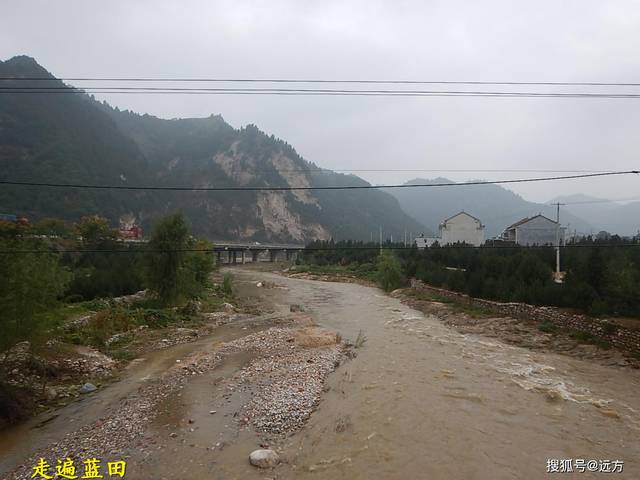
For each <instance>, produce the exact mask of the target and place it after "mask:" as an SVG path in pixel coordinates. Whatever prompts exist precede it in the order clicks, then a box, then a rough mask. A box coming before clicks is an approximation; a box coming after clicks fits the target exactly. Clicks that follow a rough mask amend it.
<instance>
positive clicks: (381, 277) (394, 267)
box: [378, 251, 404, 291]
mask: <svg viewBox="0 0 640 480" xmlns="http://www.w3.org/2000/svg"><path fill="white" fill-rule="evenodd" d="M378 283H379V284H380V286H381V287H382V288H383V289H384V290H386V291H389V290H393V289H395V288H398V287H401V286H402V284H403V283H404V275H403V274H402V266H401V265H400V261H399V260H398V258H397V257H396V256H395V255H394V254H393V253H391V252H388V251H385V252H383V253H382V254H381V255H380V256H379V257H378Z"/></svg>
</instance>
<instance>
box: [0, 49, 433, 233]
mask: <svg viewBox="0 0 640 480" xmlns="http://www.w3.org/2000/svg"><path fill="white" fill-rule="evenodd" d="M0 75H1V76H22V77H38V78H45V79H47V80H46V81H40V80H28V81H27V80H22V81H13V82H5V83H4V84H3V85H4V86H5V87H16V88H25V87H42V86H46V87H48V88H50V87H55V88H58V89H62V90H59V91H58V92H57V93H48V94H45V93H33V92H30V93H13V94H3V95H0V179H3V180H16V181H35V182H52V183H78V184H83V183H84V184H94V185H122V186H125V185H132V186H133V185H149V186H194V187H249V188H253V187H307V186H328V185H366V184H367V183H366V182H365V181H364V180H362V179H361V178H359V177H356V176H353V175H343V174H339V173H335V172H332V171H330V170H322V169H319V168H318V167H317V166H316V165H314V164H313V163H310V162H307V161H306V160H304V159H303V158H301V157H300V156H299V155H298V154H297V152H296V151H295V150H294V149H293V147H291V146H290V145H289V144H287V143H286V142H284V141H282V140H279V139H277V138H275V137H274V136H273V135H271V136H269V135H267V134H265V133H264V132H262V131H260V130H259V129H258V128H257V127H256V126H254V125H249V126H247V127H245V128H241V129H236V128H234V127H232V126H231V125H229V124H228V123H226V122H225V121H224V119H223V118H222V117H221V116H214V115H212V116H210V117H207V118H189V119H174V120H164V119H160V118H156V117H153V116H151V115H140V114H137V113H133V112H129V111H120V110H118V109H117V108H112V107H110V106H109V105H107V104H106V103H99V102H97V101H96V100H95V99H93V98H92V97H91V96H88V95H85V94H84V93H81V92H80V93H70V92H71V91H72V87H70V86H67V85H65V84H63V83H62V82H61V81H59V80H56V79H55V78H54V77H53V76H51V75H50V74H49V73H48V72H47V71H46V70H45V69H44V68H42V67H41V66H40V65H38V64H37V63H36V61H35V60H33V59H31V58H29V57H24V56H22V57H14V58H12V59H10V60H7V61H5V62H0ZM177 210H180V211H182V212H184V213H185V215H186V216H187V218H188V219H189V221H190V223H191V224H192V227H193V230H194V232H195V233H197V234H199V235H203V236H206V237H208V238H211V239H246V240H260V241H296V242H300V241H305V240H309V239H328V238H331V237H333V238H336V239H344V238H353V239H369V238H370V235H371V233H372V232H377V231H378V228H379V225H383V226H384V228H385V231H386V232H387V233H388V234H392V235H394V236H396V238H400V236H401V235H402V233H403V232H404V229H408V230H412V231H418V230H420V229H421V228H423V227H422V226H421V225H420V224H419V223H418V222H417V221H416V220H414V219H412V218H410V217H409V216H407V215H406V214H405V213H404V212H403V211H402V209H401V208H400V205H399V203H398V201H397V200H396V199H395V198H394V197H393V196H391V195H390V194H388V193H386V192H382V191H379V190H351V191H349V190H344V191H330V190H326V191H323V190H315V191H307V190H293V191H239V192H238V191H234V192H229V191H226V192H203V191H201V192H182V191H160V192H159V191H135V190H134V191H126V190H115V191H114V190H96V189H72V188H69V189H60V188H43V187H38V188H36V187H28V188H27V187H7V186H3V187H1V188H0V211H1V212H3V213H4V212H6V213H17V214H20V215H26V216H28V217H30V218H32V219H34V220H37V219H39V218H43V217H46V216H56V217H61V218H65V219H68V220H77V219H78V218H79V217H80V216H82V215H87V214H101V215H104V216H106V217H108V218H109V219H111V220H112V221H113V222H117V221H118V220H119V219H121V218H122V217H124V216H132V217H135V218H136V219H137V220H138V222H140V223H141V224H142V225H143V227H148V226H149V225H151V224H152V223H153V221H154V220H155V219H156V218H158V217H159V216H161V215H163V214H166V213H169V212H173V211H177Z"/></svg>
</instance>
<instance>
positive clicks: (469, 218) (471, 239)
mask: <svg viewBox="0 0 640 480" xmlns="http://www.w3.org/2000/svg"><path fill="white" fill-rule="evenodd" d="M440 238H441V239H442V240H441V241H440V243H441V245H450V244H453V243H466V244H469V245H474V246H476V247H479V246H480V245H482V244H483V243H484V225H483V224H482V222H481V221H480V219H478V218H476V217H474V216H473V215H469V214H468V213H467V212H464V211H462V212H460V213H456V214H455V215H453V216H451V217H449V218H447V219H446V220H444V221H443V222H442V223H441V224H440Z"/></svg>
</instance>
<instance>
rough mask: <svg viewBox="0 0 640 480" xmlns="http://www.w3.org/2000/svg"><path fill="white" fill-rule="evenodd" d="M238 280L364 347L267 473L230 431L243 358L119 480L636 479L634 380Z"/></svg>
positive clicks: (254, 439)
mask: <svg viewBox="0 0 640 480" xmlns="http://www.w3.org/2000/svg"><path fill="white" fill-rule="evenodd" d="M233 271H234V275H235V276H236V283H237V285H238V290H239V294H241V295H247V296H253V297H256V296H257V297H261V300H262V301H266V302H268V303H271V304H272V305H273V307H274V309H276V310H278V311H288V306H289V305H290V304H294V303H295V304H300V305H303V306H304V308H305V309H306V310H307V311H308V312H309V313H310V314H312V315H313V316H314V318H315V319H316V320H317V321H318V323H320V324H321V325H323V326H325V327H328V328H332V329H335V330H337V331H339V332H340V333H341V334H342V336H343V337H345V338H349V339H355V337H356V336H357V335H358V332H359V331H363V332H364V334H365V335H366V337H367V341H366V342H365V344H364V346H363V347H362V348H360V349H358V350H357V352H358V356H357V358H355V359H354V360H352V361H349V362H346V363H344V364H343V365H342V366H340V367H339V368H338V369H337V370H336V371H335V372H334V373H332V374H331V375H330V376H329V378H328V384H327V386H328V391H327V393H326V394H325V395H324V397H323V399H322V402H321V403H320V405H319V407H318V409H317V411H316V412H315V413H314V414H313V415H312V417H311V419H310V421H309V423H308V424H307V426H306V427H305V428H304V429H302V430H301V431H299V432H297V433H295V434H294V435H292V436H290V437H289V438H288V439H287V441H286V443H285V445H284V447H283V448H282V449H281V453H282V458H283V463H282V464H281V465H280V466H279V467H278V468H276V469H275V470H274V471H261V470H257V469H255V468H254V467H251V466H250V465H249V464H248V461H247V456H248V454H249V453H250V452H251V451H252V450H253V449H255V448H258V444H259V442H260V437H259V436H257V435H256V434H255V433H254V432H252V431H251V429H246V428H242V429H238V428H237V422H238V419H237V417H234V414H235V413H236V412H238V410H239V408H240V406H241V405H242V404H243V403H245V402H246V401H247V400H248V396H247V395H248V393H247V392H246V391H243V390H241V389H234V387H233V386H231V387H229V385H228V382H224V381H222V380H224V379H225V378H229V377H230V376H231V375H232V374H233V373H234V372H235V371H237V369H239V368H241V367H242V366H243V365H245V364H246V363H247V362H249V361H250V360H251V357H250V356H248V355H246V354H238V355H237V356H232V357H229V358H227V360H226V361H225V362H224V363H223V364H222V366H221V367H220V368H219V369H216V370H214V371H213V372H212V373H211V374H210V375H201V376H194V379H193V380H192V381H190V382H189V383H188V384H187V385H186V386H185V388H183V389H182V390H180V391H179V392H177V393H175V394H174V395H171V396H170V397H168V398H167V399H166V401H165V402H163V404H162V405H160V406H159V407H158V416H157V417H156V419H155V420H154V422H153V424H152V425H150V427H149V436H150V437H151V438H153V439H154V441H153V442H152V444H151V445H147V446H145V447H144V448H142V449H140V450H139V451H138V452H135V451H134V452H132V457H131V458H130V459H129V465H130V467H131V469H130V474H127V478H142V479H145V478H149V479H152V478H153V479H164V478H166V479H185V480H186V479H196V478H198V479H199V478H207V479H236V478H237V479H240V478H242V479H252V478H262V479H264V478H282V479H293V478H303V479H304V478H315V479H370V478H385V479H386V478H389V479H401V478H402V479H406V478H420V479H422V478H428V479H492V480H493V479H538V478H546V477H547V476H548V474H547V473H546V467H547V459H576V458H580V459H587V460H591V459H594V460H605V459H609V460H617V459H620V460H623V461H624V462H625V464H624V472H623V473H622V474H590V473H573V474H571V473H569V474H563V475H561V476H560V477H561V478H599V477H602V476H603V475H604V476H605V477H611V478H624V479H637V478H640V467H639V466H638V461H639V459H640V440H639V438H640V437H639V434H640V388H639V387H640V373H639V372H638V371H637V370H631V369H628V368H617V367H610V366H609V367H607V366H601V365H599V364H596V363H593V362H589V361H584V360H580V359H577V358H572V357H567V356H562V355H556V354H551V353H544V352H533V351H530V350H527V349H524V348H521V347H516V346H510V345H507V344H504V343H502V342H500V341H497V340H495V339H489V338H485V337H482V336H478V335H462V334H459V333H458V332H456V331H455V330H453V329H451V328H449V327H447V326H445V325H443V324H442V323H441V322H440V321H439V320H437V319H436V318H433V317H430V316H425V315H424V314H422V313H420V312H418V311H416V310H413V309H411V308H409V307H407V306H405V305H403V304H401V303H400V301H399V300H397V299H394V298H390V297H388V296H385V295H384V294H383V293H382V292H380V291H379V290H377V289H374V288H370V287H364V286H360V285H355V284H344V283H329V282H317V281H311V280H301V279H288V278H284V277H281V276H278V275H274V274H270V273H263V272H253V271H248V270H243V269H241V268H236V269H234V270H233ZM258 280H263V281H267V282H270V283H273V284H276V285H278V286H279V288H256V287H255V282H257V281H258ZM185 348H189V346H185ZM207 348H209V347H207ZM191 351H193V350H191ZM173 358H174V359H175V357H173ZM172 361H175V360H172ZM169 363H171V362H169ZM162 368H163V367H162V366H160V365H158V369H159V370H158V371H161V370H162ZM165 368H166V366H165ZM137 378H138V380H140V379H141V378H140V377H137ZM116 388H117V387H116ZM106 391H107V389H105V392H103V393H106ZM115 397H117V395H114V398H115ZM97 398H98V397H96V399H97ZM107 403H108V402H107ZM67 408H69V407H67ZM101 408H102V407H100V406H98V405H96V406H94V407H89V408H87V410H86V411H87V412H92V411H94V410H95V412H96V415H101V414H103V413H101ZM211 410H215V411H216V413H215V414H210V413H209V412H210V411H211ZM63 412H64V410H63V411H61V412H60V413H61V416H63V415H66V416H67V418H73V415H72V414H71V413H69V414H66V413H63ZM86 415H87V413H86V412H85V416H86ZM58 418H60V417H58ZM58 418H56V419H55V420H53V421H51V422H49V423H48V424H46V425H45V426H43V427H42V428H43V429H45V430H43V431H45V432H46V431H47V430H46V429H49V430H48V432H49V433H47V435H50V436H51V438H53V437H55V434H56V431H57V429H59V428H65V426H64V425H61V423H60V422H59V421H58ZM83 418H84V417H83ZM85 419H86V418H85ZM189 420H191V421H192V423H190V422H189ZM241 421H242V420H241V419H240V422H241ZM56 422H57V426H56ZM172 434H174V435H172ZM29 435H30V436H31V438H32V439H35V438H37V439H38V441H42V440H41V439H40V437H39V436H38V435H40V434H38V433H35V434H34V433H30V434H29ZM0 441H4V442H5V443H6V442H7V439H6V438H5V439H4V440H0ZM0 451H1V450H0ZM3 460H4V459H3Z"/></svg>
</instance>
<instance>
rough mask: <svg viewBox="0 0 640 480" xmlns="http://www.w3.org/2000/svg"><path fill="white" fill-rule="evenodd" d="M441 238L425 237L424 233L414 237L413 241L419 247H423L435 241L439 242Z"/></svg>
mask: <svg viewBox="0 0 640 480" xmlns="http://www.w3.org/2000/svg"><path fill="white" fill-rule="evenodd" d="M441 240H442V239H441V238H438V237H425V236H424V235H420V236H419V237H416V238H415V239H414V241H413V242H414V243H415V244H416V247H418V248H419V249H424V248H427V247H430V246H431V245H433V244H434V243H436V242H440V241H441Z"/></svg>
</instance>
